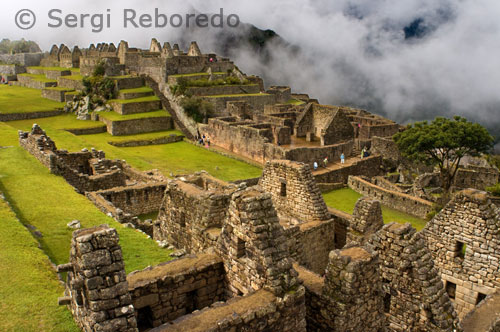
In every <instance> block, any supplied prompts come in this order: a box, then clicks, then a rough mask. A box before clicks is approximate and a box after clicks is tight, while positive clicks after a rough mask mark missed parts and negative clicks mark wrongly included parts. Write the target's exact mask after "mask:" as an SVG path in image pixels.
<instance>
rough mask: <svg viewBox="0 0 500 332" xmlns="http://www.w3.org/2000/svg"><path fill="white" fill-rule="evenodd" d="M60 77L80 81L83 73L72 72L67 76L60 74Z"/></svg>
mask: <svg viewBox="0 0 500 332" xmlns="http://www.w3.org/2000/svg"><path fill="white" fill-rule="evenodd" d="M61 77H62V78H65V79H68V80H73V81H82V80H83V77H84V76H83V75H80V74H74V73H73V74H72V75H69V76H61Z"/></svg>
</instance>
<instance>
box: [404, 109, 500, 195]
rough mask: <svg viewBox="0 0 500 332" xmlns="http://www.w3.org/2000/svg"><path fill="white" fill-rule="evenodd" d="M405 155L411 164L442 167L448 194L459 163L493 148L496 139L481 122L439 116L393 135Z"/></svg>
mask: <svg viewBox="0 0 500 332" xmlns="http://www.w3.org/2000/svg"><path fill="white" fill-rule="evenodd" d="M394 141H395V142H396V144H397V146H398V148H399V150H400V151H401V153H402V155H403V156H405V157H407V158H408V159H410V160H412V161H417V162H423V163H426V164H428V165H434V166H438V167H439V171H440V176H441V181H442V184H443V190H444V193H445V195H446V196H447V195H448V194H449V191H450V188H451V186H452V184H453V181H454V179H455V175H456V174H457V171H458V167H459V164H460V160H462V158H463V157H464V156H466V155H470V156H478V155H480V154H481V153H487V152H488V151H490V150H491V148H492V147H493V137H492V136H491V135H490V134H489V133H488V131H487V130H486V129H485V128H484V127H483V126H481V125H480V124H478V123H472V122H469V121H467V119H465V118H463V117H460V116H455V117H454V118H453V119H447V118H443V117H438V118H436V119H435V120H434V121H432V122H431V123H428V122H427V121H423V122H416V123H415V124H413V125H408V127H407V129H406V130H405V131H403V132H400V133H397V134H396V135H395V136H394Z"/></svg>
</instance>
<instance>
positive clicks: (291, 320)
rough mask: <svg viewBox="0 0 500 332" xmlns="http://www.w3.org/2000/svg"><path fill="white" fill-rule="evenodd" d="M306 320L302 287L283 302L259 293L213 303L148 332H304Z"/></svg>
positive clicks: (283, 299)
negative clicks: (208, 306)
mask: <svg viewBox="0 0 500 332" xmlns="http://www.w3.org/2000/svg"><path fill="white" fill-rule="evenodd" d="M229 313H230V314H229ZM305 316H306V309H305V305H304V288H303V287H299V288H298V289H297V291H295V292H293V293H288V294H286V295H285V296H284V297H283V298H279V297H275V296H274V295H273V294H272V293H271V292H268V291H265V290H260V291H257V292H255V293H253V294H251V295H248V296H245V297H239V296H238V297H235V298H232V299H230V300H229V301H227V302H225V303H216V304H214V305H213V306H212V307H210V308H205V309H203V310H201V311H198V312H195V313H192V314H190V315H187V316H184V317H181V318H179V319H178V320H176V321H174V322H173V323H172V324H164V325H162V326H160V327H158V328H156V329H153V330H151V331H150V332H187V331H189V332H215V331H221V332H250V331H251V332H271V331H272V332H306V331H307V330H306V319H305Z"/></svg>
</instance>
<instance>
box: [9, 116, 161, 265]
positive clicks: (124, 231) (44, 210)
mask: <svg viewBox="0 0 500 332" xmlns="http://www.w3.org/2000/svg"><path fill="white" fill-rule="evenodd" d="M3 126H5V124H0V127H3ZM0 134H1V135H2V137H3V136H4V135H7V136H8V137H6V138H7V140H8V141H10V142H11V144H12V145H14V144H13V143H14V141H15V140H16V139H15V132H12V131H9V130H8V129H6V128H3V129H2V130H0ZM2 141H4V140H3V138H2ZM0 175H1V179H2V181H1V184H0V191H2V192H3V193H4V195H5V197H6V198H7V200H8V201H9V202H10V203H11V205H12V207H13V208H14V211H15V212H16V214H17V216H18V217H19V219H20V220H21V222H22V223H23V224H25V225H29V226H30V227H31V228H32V229H34V230H35V229H36V230H37V231H38V232H40V233H41V237H40V236H38V241H39V242H40V244H41V247H42V249H43V251H44V252H45V253H46V254H47V255H48V256H49V257H50V259H51V260H52V261H53V262H54V263H55V264H62V263H66V262H67V261H68V257H69V248H70V242H71V234H72V230H71V229H69V228H68V227H67V226H66V224H67V223H68V222H70V221H71V220H74V219H78V220H80V221H81V224H82V228H88V227H93V226H98V225H101V224H109V225H110V226H111V227H113V228H116V229H117V231H118V233H119V234H120V245H121V246H122V250H123V257H124V261H125V266H126V270H127V272H131V271H133V270H137V269H143V268H144V267H146V266H148V265H154V264H158V263H160V262H163V261H166V260H168V259H169V252H167V251H166V250H164V249H161V248H160V247H158V245H157V244H156V243H155V242H154V241H152V240H150V239H148V238H147V237H146V235H144V234H142V233H139V232H138V231H136V230H134V229H131V228H125V227H123V226H122V225H121V224H119V223H117V222H116V221H114V220H113V219H112V218H110V217H108V216H106V215H105V214H104V213H102V212H101V211H100V210H98V209H97V208H96V207H95V206H94V205H93V204H92V203H91V202H90V201H89V200H88V199H87V198H86V197H85V196H83V195H80V194H78V193H76V192H75V190H74V189H73V187H71V186H70V185H69V184H68V183H67V182H66V181H65V180H64V179H63V178H62V177H61V176H56V175H53V174H50V173H49V170H48V169H47V168H46V167H44V166H43V165H42V164H41V163H40V162H39V161H38V160H37V159H35V158H34V157H33V156H31V155H30V154H29V153H28V152H27V151H25V150H24V149H23V148H21V147H19V146H17V144H16V145H14V146H13V147H10V148H6V149H1V150H0ZM75 207H78V208H77V209H75Z"/></svg>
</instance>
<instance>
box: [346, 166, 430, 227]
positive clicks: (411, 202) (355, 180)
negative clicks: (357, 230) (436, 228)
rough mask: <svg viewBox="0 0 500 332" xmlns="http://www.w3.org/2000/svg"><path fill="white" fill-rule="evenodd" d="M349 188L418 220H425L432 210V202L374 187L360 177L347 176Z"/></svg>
mask: <svg viewBox="0 0 500 332" xmlns="http://www.w3.org/2000/svg"><path fill="white" fill-rule="evenodd" d="M348 185H349V188H351V189H352V190H354V191H356V192H358V193H360V194H361V195H364V196H368V197H371V198H374V199H377V200H380V202H381V203H382V204H384V205H387V206H389V207H390V208H393V209H396V210H399V211H403V212H406V213H408V214H411V215H414V216H416V217H419V218H425V217H426V215H427V213H429V212H430V211H431V209H432V202H429V201H426V200H424V199H421V198H418V197H414V196H410V195H407V194H403V193H400V192H396V191H391V190H387V189H384V188H382V187H379V186H377V185H374V184H372V183H370V182H368V181H366V180H364V179H362V178H361V177H357V176H349V179H348Z"/></svg>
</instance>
